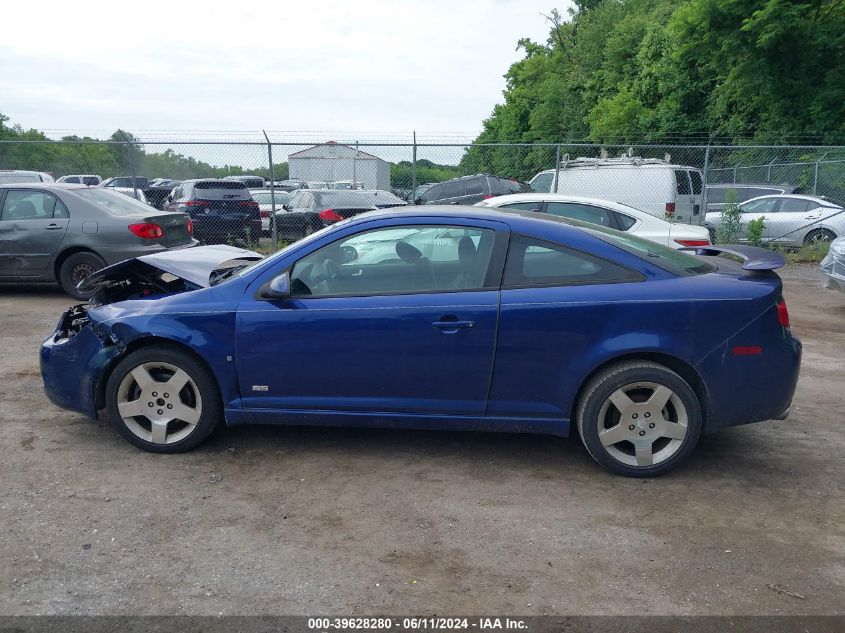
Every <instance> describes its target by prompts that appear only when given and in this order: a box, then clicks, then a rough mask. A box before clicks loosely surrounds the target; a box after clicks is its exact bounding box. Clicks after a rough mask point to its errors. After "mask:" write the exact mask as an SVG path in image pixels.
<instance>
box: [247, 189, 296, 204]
mask: <svg viewBox="0 0 845 633" xmlns="http://www.w3.org/2000/svg"><path fill="white" fill-rule="evenodd" d="M252 198H253V200H255V201H256V202H257V203H258V204H273V199H272V196H271V195H270V192H269V191H253V192H252ZM290 198H291V196H290V194H289V193H286V192H284V191H277V192H276V204H277V205H282V204H285V203H286V202H287V201H288V200H290Z"/></svg>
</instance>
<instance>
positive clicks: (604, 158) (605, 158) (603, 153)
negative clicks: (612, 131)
mask: <svg viewBox="0 0 845 633" xmlns="http://www.w3.org/2000/svg"><path fill="white" fill-rule="evenodd" d="M599 155H600V156H601V159H602V160H607V148H606V147H602V148H601V153H600V154H599Z"/></svg>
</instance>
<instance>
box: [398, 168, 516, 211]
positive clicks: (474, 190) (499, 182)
mask: <svg viewBox="0 0 845 633" xmlns="http://www.w3.org/2000/svg"><path fill="white" fill-rule="evenodd" d="M526 190H527V189H526V188H525V186H524V185H523V184H522V183H521V182H519V181H518V180H513V179H511V178H500V177H498V176H491V175H489V174H476V175H475V176H461V177H460V178H453V179H452V180H447V181H446V182H439V183H437V184H436V185H433V186H431V187H430V188H429V189H428V190H426V191H425V192H424V193H423V194H422V195H421V196H420V197H419V198H417V199H416V200H414V203H415V204H469V205H472V204H475V203H476V202H481V201H482V200H486V199H488V198H493V197H495V196H504V195H507V194H510V193H522V192H524V191H526Z"/></svg>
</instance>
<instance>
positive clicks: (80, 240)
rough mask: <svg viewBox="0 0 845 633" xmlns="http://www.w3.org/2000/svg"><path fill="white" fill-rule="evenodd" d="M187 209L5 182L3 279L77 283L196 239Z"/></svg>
mask: <svg viewBox="0 0 845 633" xmlns="http://www.w3.org/2000/svg"><path fill="white" fill-rule="evenodd" d="M196 243H197V242H196V240H194V239H193V237H192V225H191V221H190V219H189V218H188V216H187V215H185V214H184V213H168V212H166V211H158V210H156V209H154V208H152V207H150V206H149V205H146V204H143V203H141V202H138V201H137V200H134V199H132V198H130V197H128V196H125V195H123V194H122V193H115V192H114V191H109V190H107V189H102V188H100V187H86V186H85V185H68V184H59V183H46V182H38V183H34V182H32V183H30V182H27V183H19V184H13V185H0V281H15V282H20V281H57V282H58V283H59V284H60V285H61V286H62V288H63V289H64V291H65V292H67V293H68V294H69V295H71V296H72V297H75V298H77V299H85V298H87V296H86V294H85V293H82V292H80V291H79V290H78V289H77V287H76V286H77V284H78V283H79V282H80V281H82V280H83V279H84V278H85V277H87V276H88V275H90V274H91V273H93V272H95V271H97V270H99V269H100V268H103V267H105V266H107V265H110V264H114V263H117V262H119V261H121V260H124V259H129V258H132V257H138V256H140V255H149V254H151V253H158V252H160V251H164V250H167V249H169V248H180V247H185V246H192V245H194V244H196Z"/></svg>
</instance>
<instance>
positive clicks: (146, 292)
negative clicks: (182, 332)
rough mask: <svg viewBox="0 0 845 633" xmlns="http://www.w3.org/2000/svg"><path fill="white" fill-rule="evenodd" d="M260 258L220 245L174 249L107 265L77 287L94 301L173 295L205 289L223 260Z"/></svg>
mask: <svg viewBox="0 0 845 633" xmlns="http://www.w3.org/2000/svg"><path fill="white" fill-rule="evenodd" d="M260 259H263V256H262V255H261V254H259V253H256V252H254V251H249V250H246V249H243V248H236V247H234V246H226V245H223V244H218V245H213V246H196V247H193V248H180V249H173V250H169V251H162V252H160V253H154V254H151V255H142V256H141V257H135V258H133V259H125V260H123V261H122V262H118V263H117V264H114V265H112V266H107V267H106V268H103V269H101V270H98V271H97V272H95V273H94V274H92V275H90V276H88V277H86V278H85V279H83V280H82V281H81V282H79V285H78V286H77V288H79V290H81V291H82V292H85V293H91V299H92V301H91V302H92V303H94V304H103V303H113V302H115V301H122V300H124V299H129V298H133V297H136V298H137V297H146V296H150V295H156V296H160V295H166V294H174V293H179V292H185V291H187V290H196V289H198V288H208V287H209V286H210V285H211V277H212V273H213V272H214V271H215V270H219V269H220V268H221V267H222V265H223V264H225V263H226V262H229V261H232V260H248V261H258V260H260Z"/></svg>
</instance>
